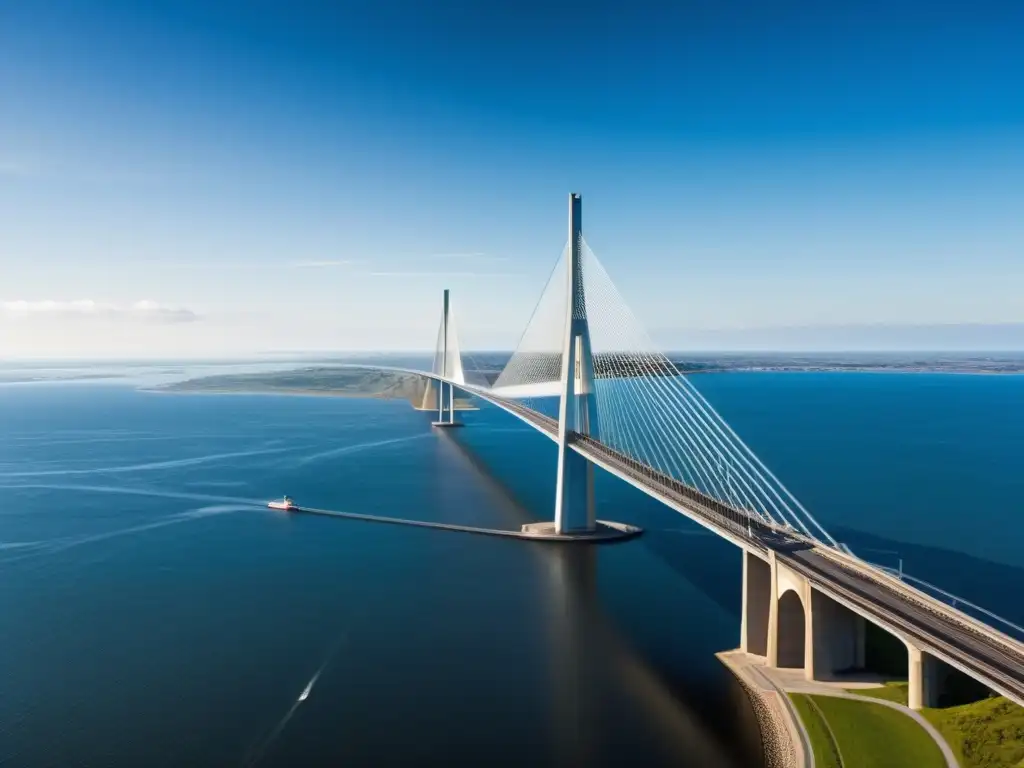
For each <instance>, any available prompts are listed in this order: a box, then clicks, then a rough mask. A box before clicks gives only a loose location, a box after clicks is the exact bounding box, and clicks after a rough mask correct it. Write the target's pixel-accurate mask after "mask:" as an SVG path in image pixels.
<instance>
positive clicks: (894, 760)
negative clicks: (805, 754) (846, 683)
mask: <svg viewBox="0 0 1024 768" xmlns="http://www.w3.org/2000/svg"><path fill="white" fill-rule="evenodd" d="M791 698H792V699H793V703H794V705H795V706H796V708H797V711H798V712H799V713H800V718H801V720H803V723H804V727H805V728H806V729H807V735H808V736H809V737H810V739H811V745H812V748H813V749H814V760H815V764H816V765H817V766H819V768H838V766H839V765H842V766H843V768H908V766H913V767H914V768H933V767H934V768H945V766H946V761H945V759H944V758H943V756H942V751H941V750H940V749H939V747H938V745H937V744H936V743H935V741H934V740H933V739H932V737H931V736H930V735H929V734H928V732H927V731H925V730H924V728H922V727H921V726H920V725H919V724H918V723H917V722H915V721H914V719H913V718H911V717H909V716H908V715H906V714H904V713H903V712H900V711H899V710H895V709H892V708H890V707H887V706H885V705H883V704H872V703H868V702H864V701H855V700H853V699H841V698H837V697H835V696H807V695H804V694H793V695H792V697H791ZM814 705H817V710H815V708H814ZM822 717H824V722H822ZM826 723H827V725H826ZM830 728H831V734H832V736H834V738H835V747H838V751H839V754H840V755H841V756H842V763H840V762H839V759H838V757H837V756H836V754H835V747H833V743H832V738H831V737H830V735H829V729H830Z"/></svg>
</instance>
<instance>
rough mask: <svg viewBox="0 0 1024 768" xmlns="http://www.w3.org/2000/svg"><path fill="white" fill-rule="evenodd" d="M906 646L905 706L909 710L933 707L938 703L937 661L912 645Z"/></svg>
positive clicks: (909, 643) (907, 643)
mask: <svg viewBox="0 0 1024 768" xmlns="http://www.w3.org/2000/svg"><path fill="white" fill-rule="evenodd" d="M904 642H905V643H906V645H907V654H908V659H907V677H908V678H909V680H908V682H909V690H908V692H907V704H908V706H909V707H910V708H911V709H921V708H922V707H935V706H938V703H939V679H938V675H939V664H938V659H936V658H935V657H934V656H932V655H931V654H930V653H928V652H927V651H924V650H922V649H921V648H918V647H917V646H916V645H914V644H913V643H911V642H909V641H907V640H904Z"/></svg>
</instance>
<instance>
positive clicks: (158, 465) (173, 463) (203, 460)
mask: <svg viewBox="0 0 1024 768" xmlns="http://www.w3.org/2000/svg"><path fill="white" fill-rule="evenodd" d="M291 450H294V449H293V448H260V449H257V450H251V451H232V452H230V453H210V454H207V455H205V456H191V457H188V458H184V459H167V460H165V461H150V462H147V463H145V464H129V465H126V466H121V467H91V468H89V469H43V470H29V471H27V472H0V478H2V479H17V478H20V477H64V476H67V475H101V474H118V473H123V472H146V471H149V470H153V469H179V468H181V467H193V466H197V465H200V464H208V463H210V462H214V461H220V460H222V459H238V458H243V457H247V456H264V455H268V454H274V453H285V452H287V451H291Z"/></svg>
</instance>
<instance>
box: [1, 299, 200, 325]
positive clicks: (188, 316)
mask: <svg viewBox="0 0 1024 768" xmlns="http://www.w3.org/2000/svg"><path fill="white" fill-rule="evenodd" d="M0 314H2V315H3V316H5V317H10V318H20V319H31V318H97V319H108V320H129V321H140V322H152V323H194V322H196V321H197V320H200V319H201V318H200V316H199V314H197V313H196V312H193V311H192V310H191V309H185V308H183V307H168V306H165V305H163V304H158V303H157V302H155V301H149V300H142V301H136V302H134V303H132V304H109V303H105V302H99V301H94V300H92V299H78V300H75V301H54V300H49V299H47V300H43V301H24V300H18V301H4V302H0Z"/></svg>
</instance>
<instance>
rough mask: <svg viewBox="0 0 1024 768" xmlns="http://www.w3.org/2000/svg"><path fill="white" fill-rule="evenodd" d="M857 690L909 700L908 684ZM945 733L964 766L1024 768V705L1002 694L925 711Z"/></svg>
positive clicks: (862, 693)
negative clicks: (1009, 699) (1017, 703)
mask: <svg viewBox="0 0 1024 768" xmlns="http://www.w3.org/2000/svg"><path fill="white" fill-rule="evenodd" d="M854 693H859V694H861V695H862V696H871V697H874V698H878V699H886V700H888V701H895V702H899V703H900V704H906V703H907V684H906V683H889V684H887V685H885V686H883V687H881V688H866V689H858V690H856V691H854ZM921 714H922V715H924V716H925V718H926V719H927V720H928V722H930V723H931V724H932V725H934V726H935V728H936V729H937V730H938V731H939V733H941V734H942V736H943V738H945V739H946V741H947V742H948V743H949V746H950V747H952V749H953V753H954V754H955V755H956V757H957V760H958V761H959V762H960V765H961V766H962V767H963V768H1024V707H1019V706H1017V705H1016V704H1014V703H1013V702H1012V701H1008V700H1007V699H1005V698H1003V697H1002V696H995V697H993V698H989V699H982V700H981V701H975V702H972V703H970V704H961V705H960V706H956V707H944V708H942V709H929V708H925V709H923V710H921Z"/></svg>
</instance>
